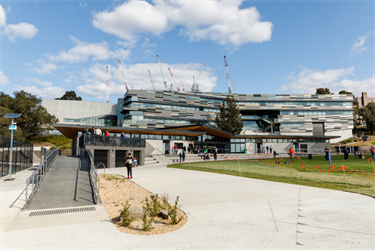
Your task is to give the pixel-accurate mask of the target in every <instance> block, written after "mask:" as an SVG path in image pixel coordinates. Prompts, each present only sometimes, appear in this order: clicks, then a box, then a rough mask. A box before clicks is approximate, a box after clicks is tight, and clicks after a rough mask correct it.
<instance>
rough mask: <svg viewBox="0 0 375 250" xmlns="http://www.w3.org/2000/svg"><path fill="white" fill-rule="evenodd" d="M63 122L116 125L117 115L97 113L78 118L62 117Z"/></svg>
mask: <svg viewBox="0 0 375 250" xmlns="http://www.w3.org/2000/svg"><path fill="white" fill-rule="evenodd" d="M64 122H71V123H83V124H85V125H88V126H112V127H116V126H117V116H115V115H99V116H92V117H86V118H80V119H71V118H64Z"/></svg>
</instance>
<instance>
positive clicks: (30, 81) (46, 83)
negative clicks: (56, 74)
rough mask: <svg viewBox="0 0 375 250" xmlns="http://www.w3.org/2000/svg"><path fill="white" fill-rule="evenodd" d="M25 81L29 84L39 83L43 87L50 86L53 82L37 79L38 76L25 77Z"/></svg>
mask: <svg viewBox="0 0 375 250" xmlns="http://www.w3.org/2000/svg"><path fill="white" fill-rule="evenodd" d="M25 82H26V83H28V84H30V83H36V84H39V85H42V86H43V87H52V86H53V84H52V83H51V82H48V81H42V80H39V79H38V78H35V77H28V78H26V79H25Z"/></svg>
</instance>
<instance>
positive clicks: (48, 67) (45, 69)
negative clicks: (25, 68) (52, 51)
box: [33, 62, 56, 75]
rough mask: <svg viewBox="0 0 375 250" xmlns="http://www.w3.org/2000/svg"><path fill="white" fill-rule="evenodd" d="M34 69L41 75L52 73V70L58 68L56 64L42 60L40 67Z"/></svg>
mask: <svg viewBox="0 0 375 250" xmlns="http://www.w3.org/2000/svg"><path fill="white" fill-rule="evenodd" d="M33 70H34V71H35V73H37V74H39V75H46V74H52V71H54V70H56V64H54V63H46V62H42V65H41V67H40V68H39V69H38V68H33Z"/></svg>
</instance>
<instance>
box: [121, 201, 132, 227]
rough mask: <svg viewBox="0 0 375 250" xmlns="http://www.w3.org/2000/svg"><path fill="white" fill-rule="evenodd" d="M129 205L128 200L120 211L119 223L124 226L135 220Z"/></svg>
mask: <svg viewBox="0 0 375 250" xmlns="http://www.w3.org/2000/svg"><path fill="white" fill-rule="evenodd" d="M129 208H130V205H129V203H128V202H126V203H125V205H124V209H123V210H122V211H121V215H120V216H121V225H122V226H124V227H128V226H130V224H131V223H132V222H133V221H134V220H135V217H134V216H133V214H132V213H131V211H130V210H129Z"/></svg>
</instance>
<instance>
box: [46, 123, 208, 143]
mask: <svg viewBox="0 0 375 250" xmlns="http://www.w3.org/2000/svg"><path fill="white" fill-rule="evenodd" d="M53 127H55V128H56V129H57V130H58V131H60V132H61V133H62V134H63V135H65V136H66V137H68V138H70V139H74V137H75V136H76V135H77V133H78V132H82V130H83V129H84V128H87V127H88V128H89V129H91V128H92V127H95V128H100V129H102V130H107V129H108V131H109V132H110V133H122V132H125V133H127V134H148V135H177V136H200V135H205V134H207V133H206V132H202V131H180V130H172V129H157V128H156V129H150V128H127V127H111V126H87V125H72V124H63V123H56V124H53Z"/></svg>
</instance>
